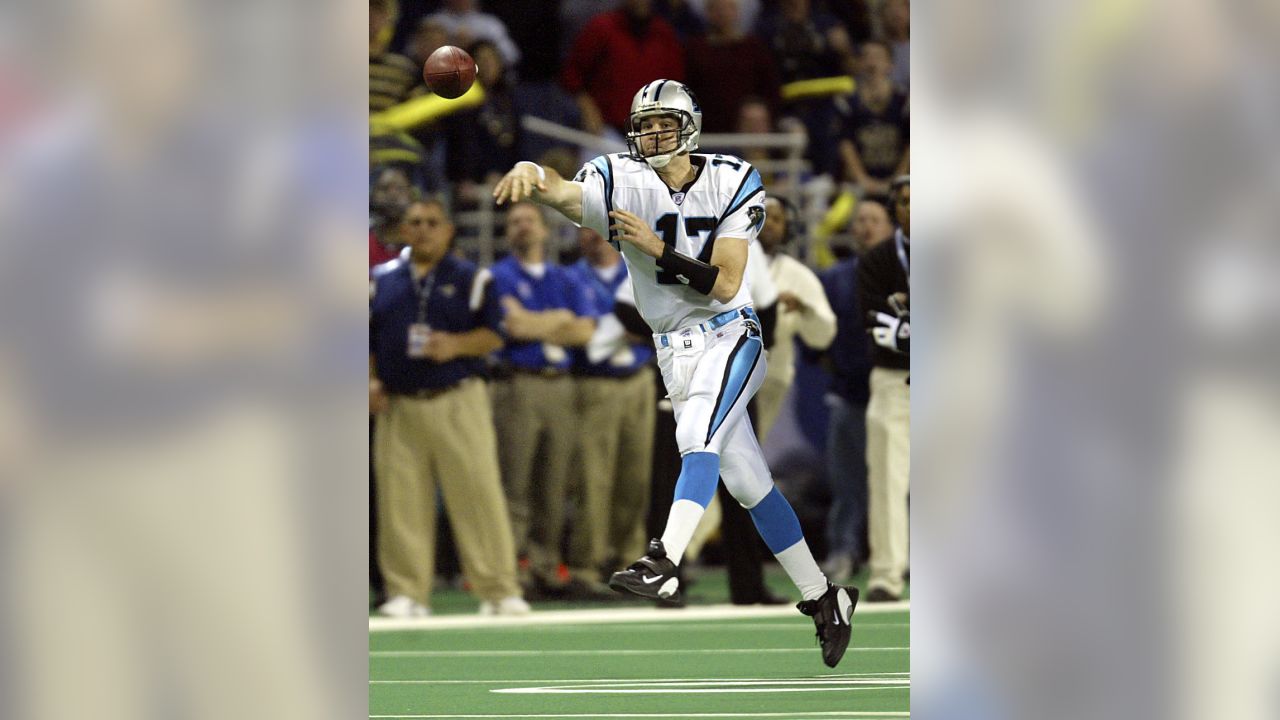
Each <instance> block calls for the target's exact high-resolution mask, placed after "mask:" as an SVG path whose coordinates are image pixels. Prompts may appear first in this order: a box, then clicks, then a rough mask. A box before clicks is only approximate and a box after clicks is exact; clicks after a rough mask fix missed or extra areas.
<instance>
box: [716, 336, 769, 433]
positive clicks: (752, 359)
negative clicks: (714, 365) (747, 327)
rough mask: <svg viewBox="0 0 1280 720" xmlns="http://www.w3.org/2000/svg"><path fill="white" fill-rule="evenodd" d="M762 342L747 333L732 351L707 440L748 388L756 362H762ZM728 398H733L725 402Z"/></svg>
mask: <svg viewBox="0 0 1280 720" xmlns="http://www.w3.org/2000/svg"><path fill="white" fill-rule="evenodd" d="M761 344H762V343H761V342H760V339H759V338H755V337H748V336H747V335H746V334H745V333H744V334H743V335H742V337H741V338H739V339H738V346H737V347H735V348H734V349H733V352H732V353H730V355H729V362H728V363H727V364H726V365H727V366H726V367H725V372H724V380H723V381H721V383H720V396H719V397H717V398H716V406H715V410H714V411H713V413H712V417H711V424H710V425H709V426H708V427H707V439H706V441H705V442H707V443H710V442H711V437H712V436H713V435H715V434H716V431H717V430H719V429H720V425H721V424H723V423H724V419H725V418H726V417H728V415H729V409H730V408H732V407H733V406H734V404H736V403H737V402H738V399H739V398H740V397H742V392H743V391H744V390H746V389H747V381H748V380H750V379H751V373H753V372H755V371H756V364H757V363H759V362H760V347H761ZM744 345H745V346H747V347H746V351H745V352H741V351H742V350H743V349H744V347H743V346H744ZM726 398H732V400H730V401H729V402H725V399H726Z"/></svg>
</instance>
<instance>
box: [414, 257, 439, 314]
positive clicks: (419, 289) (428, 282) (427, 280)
mask: <svg viewBox="0 0 1280 720" xmlns="http://www.w3.org/2000/svg"><path fill="white" fill-rule="evenodd" d="M435 286H436V272H435V270H434V269H433V270H432V271H431V272H429V273H427V276H426V277H424V278H423V279H422V281H421V283H419V281H418V280H416V279H415V280H414V281H413V291H414V292H415V293H417V295H418V324H419V325H425V324H426V323H427V302H428V301H430V300H431V291H432V290H434V289H435Z"/></svg>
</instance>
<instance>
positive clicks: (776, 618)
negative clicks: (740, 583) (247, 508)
mask: <svg viewBox="0 0 1280 720" xmlns="http://www.w3.org/2000/svg"><path fill="white" fill-rule="evenodd" d="M882 610H887V611H882ZM740 612H747V613H751V614H754V615H757V616H756V617H742V616H739V615H736V613H740ZM854 617H855V622H854V626H853V640H852V642H851V643H850V645H849V651H848V653H847V654H846V655H845V657H844V660H843V661H842V662H841V663H840V665H839V667H837V668H835V669H834V670H833V669H828V668H827V667H826V666H825V665H823V664H822V658H821V654H820V652H819V650H818V647H817V641H816V639H815V638H814V636H813V623H812V621H810V620H809V619H808V618H807V617H804V616H802V615H800V614H799V613H798V612H796V611H795V610H794V608H786V607H783V608H777V607H775V608H761V607H758V606H757V607H755V608H753V609H748V610H743V609H740V608H739V609H735V608H724V609H723V610H722V609H721V608H720V607H719V606H716V607H699V608H692V609H690V610H686V611H672V610H663V611H660V610H651V609H648V608H624V609H607V610H603V611H567V612H565V611H561V612H554V611H553V612H547V613H536V614H535V616H532V617H530V618H528V619H525V620H523V621H521V620H516V621H513V622H507V619H503V620H502V621H495V620H492V619H489V620H488V621H487V622H486V621H485V620H484V619H480V618H476V617H475V616H470V617H465V616H453V617H448V618H428V619H426V620H420V621H402V625H421V626H422V627H415V628H414V629H385V628H390V627H395V624H394V623H390V624H385V623H380V621H378V620H375V621H373V622H372V623H371V632H370V637H369V649H370V652H369V678H370V684H369V714H370V717H371V718H503V717H507V718H567V717H572V718H646V717H653V718H703V717H705V718H713V717H719V718H732V717H741V718H791V719H796V720H798V719H801V718H842V717H848V718H897V717H907V716H908V709H909V696H910V680H909V676H908V671H909V670H910V651H909V649H908V648H909V645H910V642H909V638H910V628H909V627H908V624H909V621H910V613H909V610H906V609H887V608H883V607H875V606H872V607H871V608H867V607H866V606H865V605H864V604H860V605H859V606H858V610H857V612H856V613H855V616H854ZM584 620H586V621H584ZM620 620H627V621H625V622H622V621H620ZM449 623H453V624H452V625H449Z"/></svg>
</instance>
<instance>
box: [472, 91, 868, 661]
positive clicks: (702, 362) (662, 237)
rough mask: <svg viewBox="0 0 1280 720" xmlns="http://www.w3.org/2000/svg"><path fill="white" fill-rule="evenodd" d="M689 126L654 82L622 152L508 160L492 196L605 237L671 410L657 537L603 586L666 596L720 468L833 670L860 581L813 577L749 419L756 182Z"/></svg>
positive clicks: (759, 217) (755, 352)
mask: <svg viewBox="0 0 1280 720" xmlns="http://www.w3.org/2000/svg"><path fill="white" fill-rule="evenodd" d="M701 131H702V111H701V110H700V109H699V107H698V102H697V100H696V99H695V97H694V95H693V93H692V92H691V91H690V90H689V88H688V87H686V86H685V85H684V84H682V83H679V82H675V81H670V80H655V81H653V82H651V83H649V84H647V85H645V86H644V87H642V88H640V90H639V91H638V92H636V94H635V97H634V99H632V101H631V114H630V117H629V119H628V123H627V146H628V149H629V152H626V153H614V154H608V155H601V156H600V157H597V158H595V159H593V160H592V161H591V162H589V163H587V164H586V165H584V166H583V167H582V170H581V171H580V172H579V173H578V174H577V176H575V177H574V178H573V179H572V180H566V179H564V178H562V177H560V176H559V175H558V174H557V173H556V171H555V170H554V169H552V168H547V167H542V166H539V165H536V164H534V163H531V162H527V161H524V162H519V163H517V164H516V165H515V167H513V168H512V169H511V171H510V172H508V173H507V174H506V175H505V176H504V177H503V178H502V180H501V181H499V183H498V185H497V186H496V187H495V188H494V193H493V194H494V198H495V199H496V201H497V203H498V204H499V205H501V204H503V203H508V202H518V201H520V200H524V199H532V200H533V201H535V202H538V203H541V204H544V205H547V206H550V207H552V208H555V209H556V210H557V211H559V212H560V213H562V214H563V215H564V216H565V217H567V218H569V219H570V220H572V221H573V222H574V223H577V224H579V225H582V226H586V227H589V228H591V229H593V230H595V231H596V232H599V233H600V234H601V235H603V236H605V237H607V238H609V241H610V242H611V243H613V244H614V246H615V247H617V248H618V249H620V250H621V251H622V257H623V259H624V260H625V261H626V263H627V269H628V271H629V273H630V276H631V278H632V283H633V286H634V293H635V302H636V308H637V309H638V310H639V312H640V315H641V316H642V317H643V318H644V320H645V321H646V322H647V323H648V325H649V326H650V327H651V328H652V329H653V331H654V336H653V338H654V344H655V346H656V348H657V354H658V367H659V370H660V371H661V372H662V379H663V381H664V382H665V384H666V387H667V391H668V393H669V397H670V399H671V402H672V405H673V407H674V409H675V416H676V442H677V444H678V445H679V448H680V455H681V458H682V465H681V472H680V478H679V480H678V481H677V483H676V492H675V501H674V502H673V503H672V506H671V512H670V514H669V515H668V517H667V525H666V529H665V530H664V531H663V534H662V537H661V538H655V539H653V540H651V541H650V542H649V547H648V552H647V554H646V555H645V556H644V557H642V558H640V559H639V560H637V561H636V562H635V563H633V564H632V565H631V566H630V567H628V568H627V569H625V570H623V571H621V572H617V573H614V575H613V577H612V578H611V579H610V581H609V585H610V586H611V587H613V588H614V589H615V590H620V591H624V592H630V593H634V594H636V595H640V596H642V597H647V598H655V599H657V598H661V599H672V598H674V597H676V596H677V594H678V593H679V592H680V579H679V577H678V574H677V565H678V564H679V563H680V560H681V558H682V557H683V555H684V552H685V548H686V546H687V545H688V543H689V539H690V537H691V536H692V534H693V531H694V528H695V527H696V526H697V524H698V520H699V519H700V518H701V517H702V514H703V511H704V510H705V509H706V506H707V504H708V503H709V502H710V501H711V498H712V496H713V495H714V494H715V490H716V483H717V481H718V478H720V477H723V478H724V482H725V485H726V487H727V488H728V489H729V491H730V492H731V493H732V494H733V496H734V498H735V499H736V500H737V501H738V502H739V503H741V504H742V506H743V507H745V508H747V509H748V511H749V512H750V513H751V516H752V519H753V520H754V522H755V525H756V528H757V529H758V530H759V532H760V535H761V537H762V538H764V541H765V543H766V544H767V545H768V546H769V549H770V550H771V551H772V552H773V554H774V556H775V557H777V559H778V562H779V563H781V564H782V567H783V568H785V569H786V571H787V574H788V575H789V576H790V577H791V580H792V581H793V582H794V583H795V584H796V587H797V588H799V590H800V593H801V594H802V596H803V598H804V599H803V601H801V602H800V604H799V605H798V606H797V607H798V608H799V609H800V611H801V612H803V613H804V614H806V615H809V616H811V617H812V618H813V620H814V623H815V625H816V627H817V632H818V638H819V640H820V644H821V646H822V656H823V660H824V661H825V662H826V664H827V665H829V666H831V667H835V665H836V663H838V662H839V661H840V658H841V657H842V656H843V655H844V651H845V648H846V647H847V646H848V644H849V635H850V630H849V622H850V620H851V619H852V615H853V608H854V605H855V604H856V603H857V598H858V591H857V590H856V589H855V588H852V587H842V586H838V585H832V584H831V583H829V582H828V581H827V578H826V576H825V575H823V573H822V570H821V569H820V568H819V567H818V564H817V562H816V561H815V560H814V558H813V554H812V553H811V552H810V550H809V546H808V543H806V542H805V539H804V535H803V534H802V532H801V530H800V523H799V521H798V520H797V518H796V514H795V511H794V510H792V508H791V505H790V504H789V503H788V502H787V500H786V498H784V497H783V496H782V494H781V493H780V492H779V491H778V489H777V487H776V486H775V485H774V483H773V477H772V475H771V474H770V472H769V468H768V466H767V465H766V464H765V459H764V454H763V452H761V450H760V446H759V444H758V443H757V442H756V435H755V431H754V430H753V429H752V427H751V421H750V419H749V418H748V417H747V403H748V401H749V400H750V399H751V397H752V396H753V395H754V394H755V392H756V391H757V390H758V389H759V388H760V385H761V383H762V382H763V380H764V374H765V358H764V349H763V341H762V338H761V326H760V320H759V318H758V317H757V315H756V312H755V310H754V309H753V307H752V304H751V295H750V292H749V289H748V287H747V283H746V282H744V280H743V278H744V275H745V270H746V266H747V262H748V248H749V246H750V243H751V241H752V240H753V239H754V238H755V236H756V233H757V232H759V230H760V227H761V225H762V224H763V223H764V217H765V203H764V199H765V193H764V186H763V183H762V182H761V180H760V174H759V173H758V172H757V171H756V169H755V168H753V167H752V166H751V165H750V164H749V163H747V162H746V161H744V160H742V159H741V158H737V157H734V156H731V155H710V154H700V153H699V154H695V153H694V152H693V151H694V150H696V149H697V148H698V136H699V135H700V134H701Z"/></svg>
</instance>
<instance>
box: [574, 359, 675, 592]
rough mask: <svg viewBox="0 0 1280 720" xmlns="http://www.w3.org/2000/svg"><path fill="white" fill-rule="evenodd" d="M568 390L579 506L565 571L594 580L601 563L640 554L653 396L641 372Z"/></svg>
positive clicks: (581, 381) (583, 381) (581, 382)
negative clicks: (573, 394) (573, 410)
mask: <svg viewBox="0 0 1280 720" xmlns="http://www.w3.org/2000/svg"><path fill="white" fill-rule="evenodd" d="M575 384H576V385H577V398H578V438H577V441H578V455H577V457H578V462H577V463H575V464H574V467H573V477H574V483H573V485H574V488H575V489H576V491H577V495H578V498H579V501H578V515H577V520H576V521H575V522H574V525H573V528H572V529H571V530H570V537H569V571H570V573H571V574H572V575H573V576H574V577H580V578H583V579H586V580H599V579H600V568H601V566H602V565H604V563H606V562H608V561H609V560H611V559H613V560H621V561H622V562H624V563H625V562H631V561H632V560H634V559H635V558H636V557H639V556H640V555H641V554H642V553H643V552H644V546H645V540H646V537H645V520H646V516H647V515H648V512H649V484H650V475H651V471H652V457H653V431H654V413H655V412H657V409H656V406H655V405H654V402H653V396H654V393H655V392H656V390H655V389H654V380H653V371H652V370H651V369H649V368H648V367H645V368H641V369H640V371H639V372H637V373H636V374H634V375H632V376H631V377H628V378H622V379H615V378H595V377H584V378H578V379H577V380H575Z"/></svg>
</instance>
